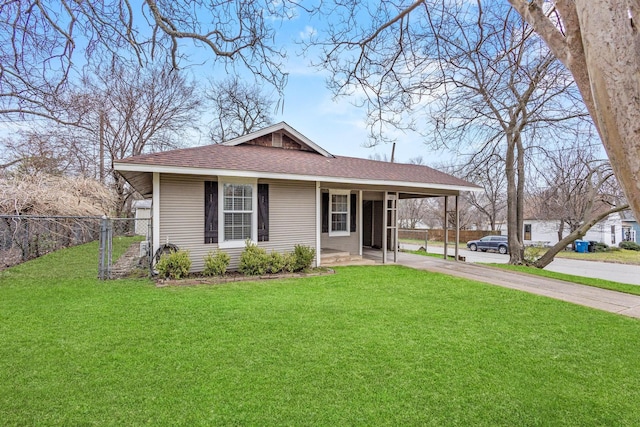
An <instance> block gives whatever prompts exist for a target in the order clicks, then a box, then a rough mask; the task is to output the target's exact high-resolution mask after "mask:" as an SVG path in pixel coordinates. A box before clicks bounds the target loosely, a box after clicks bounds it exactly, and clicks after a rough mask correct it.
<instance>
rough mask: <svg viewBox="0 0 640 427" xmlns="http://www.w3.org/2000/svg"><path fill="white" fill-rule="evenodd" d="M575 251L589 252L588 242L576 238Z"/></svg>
mask: <svg viewBox="0 0 640 427" xmlns="http://www.w3.org/2000/svg"><path fill="white" fill-rule="evenodd" d="M575 243H576V252H580V253H583V254H586V253H587V252H589V242H588V241H586V240H576V242H575Z"/></svg>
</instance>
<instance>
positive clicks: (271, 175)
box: [114, 162, 482, 192]
mask: <svg viewBox="0 0 640 427" xmlns="http://www.w3.org/2000/svg"><path fill="white" fill-rule="evenodd" d="M114 168H115V170H117V171H119V172H138V173H154V172H158V173H170V174H179V175H180V174H181V175H211V176H226V177H238V178H240V177H242V178H256V179H258V178H262V179H283V180H294V181H314V182H315V181H322V182H329V183H342V184H355V185H373V186H389V185H392V186H396V187H409V188H416V189H424V188H431V189H435V190H445V191H456V192H459V191H472V192H479V191H482V188H481V187H478V186H473V185H472V186H466V185H455V184H438V183H429V182H412V181H393V180H376V179H369V178H345V177H335V176H320V175H300V174H288V173H280V172H261V171H247V170H235V169H205V168H194V167H180V166H160V165H142V164H135V163H118V162H114ZM123 175H124V174H123Z"/></svg>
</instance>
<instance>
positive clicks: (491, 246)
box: [467, 236, 509, 254]
mask: <svg viewBox="0 0 640 427" xmlns="http://www.w3.org/2000/svg"><path fill="white" fill-rule="evenodd" d="M467 247H468V248H469V249H471V250H472V251H477V250H481V251H482V252H486V251H488V250H492V251H498V252H500V253H501V254H506V253H507V252H508V251H509V242H508V241H507V236H484V237H483V238H482V239H480V240H470V241H468V242H467Z"/></svg>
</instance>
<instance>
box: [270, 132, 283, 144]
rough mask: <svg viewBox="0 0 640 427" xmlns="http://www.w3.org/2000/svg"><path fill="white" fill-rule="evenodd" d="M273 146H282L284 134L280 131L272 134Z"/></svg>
mask: <svg viewBox="0 0 640 427" xmlns="http://www.w3.org/2000/svg"><path fill="white" fill-rule="evenodd" d="M271 146H272V147H278V148H282V134H281V133H280V132H274V133H272V134H271Z"/></svg>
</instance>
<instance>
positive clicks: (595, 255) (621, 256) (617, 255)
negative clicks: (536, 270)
mask: <svg viewBox="0 0 640 427" xmlns="http://www.w3.org/2000/svg"><path fill="white" fill-rule="evenodd" d="M556 257H557V258H569V259H579V260H583V261H600V262H612V263H618V264H633V265H640V252H638V251H630V250H628V249H620V250H614V251H607V252H587V253H579V252H575V251H562V252H560V253H558V255H556Z"/></svg>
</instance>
